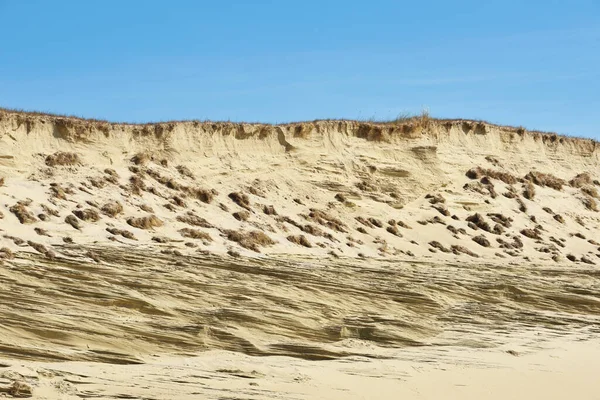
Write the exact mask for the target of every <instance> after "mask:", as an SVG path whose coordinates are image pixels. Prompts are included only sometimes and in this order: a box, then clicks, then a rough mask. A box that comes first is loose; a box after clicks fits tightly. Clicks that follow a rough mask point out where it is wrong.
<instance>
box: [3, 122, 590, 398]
mask: <svg viewBox="0 0 600 400" xmlns="http://www.w3.org/2000/svg"><path fill="white" fill-rule="evenodd" d="M599 161H600V160H599V152H598V150H597V149H596V142H594V141H592V140H587V139H576V138H567V137H561V136H558V135H554V134H547V133H540V132H528V131H525V130H522V129H517V128H510V127H501V126H495V125H490V124H486V123H480V122H474V121H463V120H456V121H439V120H429V119H424V118H421V119H418V118H417V119H412V120H408V121H405V122H402V123H397V124H372V123H361V122H354V121H317V122H307V123H298V124H288V125H280V126H271V125H261V124H231V123H208V122H193V121H192V122H177V123H162V124H148V125H126V124H111V123H107V122H102V121H86V120H79V119H73V118H65V117H57V116H48V115H37V114H23V113H15V112H8V111H0V182H1V184H0V276H1V277H2V278H1V279H0V289H1V290H0V296H1V298H2V301H1V302H0V319H1V320H2V324H1V325H0V359H4V360H5V361H2V365H4V367H2V368H0V390H4V393H5V394H6V395H8V396H17V395H19V393H25V395H28V390H29V389H25V386H23V389H22V390H19V388H18V387H16V386H14V385H17V384H21V383H22V384H24V385H27V388H30V389H31V390H32V392H33V395H34V397H38V398H84V397H102V398H156V399H159V398H160V399H164V398H198V397H195V396H201V398H342V397H343V398H375V397H379V398H392V397H394V398H397V396H398V395H399V394H402V395H403V396H404V397H407V398H440V396H441V397H445V396H444V394H445V395H447V396H446V397H452V396H455V397H456V398H481V397H477V396H482V393H483V394H484V395H485V393H487V394H488V395H489V396H487V397H489V398H501V397H502V396H510V397H511V398H530V397H532V396H533V397H539V396H537V395H534V394H532V393H536V392H532V390H537V391H539V392H538V394H544V393H545V395H546V396H547V397H549V398H561V397H560V396H559V395H561V394H564V393H565V392H564V391H561V390H562V389H561V388H563V386H564V384H565V382H566V383H568V384H570V385H578V387H579V396H578V397H582V398H593V393H596V392H597V391H596V392H594V391H593V390H592V389H593V387H594V385H595V384H594V382H592V381H589V379H591V376H592V375H591V374H590V373H589V371H590V370H593V365H592V366H590V368H574V367H573V368H571V364H568V363H567V364H565V363H562V364H561V363H558V364H557V363H555V362H554V361H553V360H552V357H555V356H556V354H557V351H559V349H561V348H562V349H565V348H568V349H569V353H568V355H565V358H566V359H568V360H569V362H572V363H575V364H577V363H578V362H579V363H581V362H583V360H585V362H589V363H592V364H593V363H594V362H595V363H596V365H595V367H596V368H597V367H598V365H597V361H595V360H597V358H595V359H594V358H590V357H591V356H590V355H592V354H594V355H597V354H598V349H599V347H598V345H599V343H600V342H598V326H599V323H600V320H599V316H600V301H599V298H598V290H597V289H598V278H599V275H598V272H597V271H598V270H597V268H598V267H597V264H598V263H600V243H599V242H600V235H599V234H598V232H599V227H600V219H599V213H598V208H599V207H600V206H599V205H597V202H600V195H599V194H598V190H600V182H599V181H598V179H600V162H599ZM571 349H572V351H571ZM441 371H449V372H448V373H442V372H441ZM461 371H462V373H464V375H461ZM506 371H511V372H510V373H507V374H506V379H507V380H508V381H510V383H511V384H512V385H521V386H523V390H522V391H521V392H518V391H517V392H515V391H514V390H513V387H500V386H498V385H497V384H496V383H495V379H497V377H498V376H505V375H503V374H505V373H506ZM421 372H422V375H421ZM523 374H525V375H527V376H530V380H529V381H523V380H522V376H525V375H523ZM109 375H110V376H109ZM461 376H462V378H461ZM465 377H467V378H466V380H465V379H463V378H465ZM425 378H426V379H425ZM588 378H589V379H588ZM461 379H462V380H461ZM548 379H551V380H553V381H554V382H556V383H557V385H551V384H550V385H546V387H544V388H542V387H537V386H535V385H538V386H541V385H540V382H543V381H546V380H548ZM561 379H562V381H561ZM586 379H588V380H586ZM429 380H436V381H439V382H441V386H440V387H439V388H438V389H436V390H430V389H427V384H428V381H429ZM461 382H462V383H461ZM485 382H487V383H485ZM558 382H562V384H561V385H558ZM400 383H403V384H400ZM3 385H4V386H3ZM11 385H12V386H11ZM457 385H459V386H457ZM463 385H464V386H463ZM365 387H372V388H380V389H381V391H382V392H381V395H380V396H373V393H372V390H370V389H365ZM486 387H489V388H492V387H495V390H493V391H492V392H489V391H488V392H486ZM2 388H4V389H2ZM492 394H494V395H495V396H496V397H492V396H491V395H492ZM124 396H125V397H124ZM126 396H129V397H126ZM469 396H470V397H469ZM519 396H520V397H519ZM552 396H555V397H552ZM556 396H559V397H556Z"/></svg>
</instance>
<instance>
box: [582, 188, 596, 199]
mask: <svg viewBox="0 0 600 400" xmlns="http://www.w3.org/2000/svg"><path fill="white" fill-rule="evenodd" d="M581 192H582V193H583V194H586V195H588V196H590V197H593V198H595V199H600V194H598V190H597V189H596V188H595V187H593V186H585V187H582V188H581Z"/></svg>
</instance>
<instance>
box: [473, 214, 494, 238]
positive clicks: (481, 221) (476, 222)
mask: <svg viewBox="0 0 600 400" xmlns="http://www.w3.org/2000/svg"><path fill="white" fill-rule="evenodd" d="M466 221H467V222H469V227H470V228H471V229H473V226H475V227H476V228H479V229H483V230H484V231H486V232H490V233H492V232H493V230H492V227H491V226H490V224H489V223H488V222H487V221H486V220H485V218H484V217H483V216H482V215H481V214H479V213H476V214H473V215H470V216H468V217H467V219H466ZM475 230H477V229H475Z"/></svg>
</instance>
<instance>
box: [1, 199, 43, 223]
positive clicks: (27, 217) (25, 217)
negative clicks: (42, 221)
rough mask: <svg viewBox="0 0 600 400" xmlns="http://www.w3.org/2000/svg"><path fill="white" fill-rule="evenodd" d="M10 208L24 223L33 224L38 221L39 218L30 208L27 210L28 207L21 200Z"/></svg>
mask: <svg viewBox="0 0 600 400" xmlns="http://www.w3.org/2000/svg"><path fill="white" fill-rule="evenodd" d="M8 210H9V211H10V212H11V213H13V214H14V215H15V216H16V217H17V219H18V220H19V222H20V223H22V224H33V223H34V222H37V221H38V219H37V218H36V217H35V216H34V215H33V214H32V213H30V212H29V210H27V207H25V205H24V204H22V203H21V202H18V203H17V204H15V205H14V206H12V207H11V208H9V209H8Z"/></svg>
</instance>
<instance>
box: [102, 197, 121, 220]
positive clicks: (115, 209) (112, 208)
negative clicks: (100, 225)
mask: <svg viewBox="0 0 600 400" xmlns="http://www.w3.org/2000/svg"><path fill="white" fill-rule="evenodd" d="M100 210H101V211H102V213H103V214H105V215H108V216H109V217H111V218H115V217H116V216H117V215H119V214H121V213H122V212H123V205H122V204H121V203H120V202H119V201H111V202H108V203H106V204H104V205H103V206H102V207H101V208H100Z"/></svg>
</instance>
